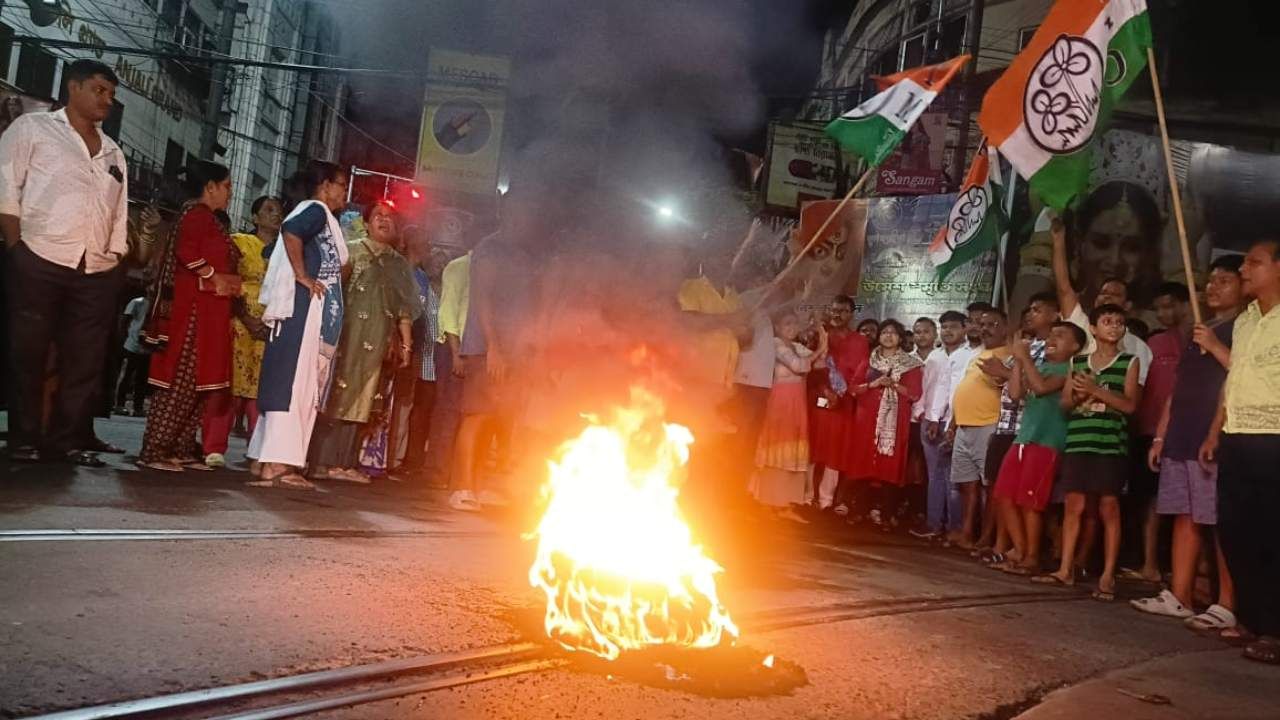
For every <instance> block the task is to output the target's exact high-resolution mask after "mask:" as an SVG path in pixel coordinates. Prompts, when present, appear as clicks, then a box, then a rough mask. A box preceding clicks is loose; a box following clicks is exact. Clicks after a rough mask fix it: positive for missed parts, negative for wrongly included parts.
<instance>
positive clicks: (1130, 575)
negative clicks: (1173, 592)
mask: <svg viewBox="0 0 1280 720" xmlns="http://www.w3.org/2000/svg"><path fill="white" fill-rule="evenodd" d="M1116 576H1117V577H1118V578H1119V579H1121V580H1132V581H1133V582H1144V583H1158V582H1160V575H1159V574H1158V573H1157V574H1156V577H1155V579H1154V580H1153V579H1151V578H1149V577H1147V576H1146V575H1143V574H1142V571H1141V570H1134V569H1133V568H1120V572H1118V573H1116Z"/></svg>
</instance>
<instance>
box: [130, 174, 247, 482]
mask: <svg viewBox="0 0 1280 720" xmlns="http://www.w3.org/2000/svg"><path fill="white" fill-rule="evenodd" d="M186 173H187V176H186V180H185V183H184V184H185V185H186V189H187V192H188V193H189V195H190V196H191V197H192V198H193V199H192V200H190V201H189V202H187V203H186V204H185V205H183V209H182V215H181V217H180V218H179V219H178V221H177V222H176V223H174V230H173V234H172V236H171V238H170V241H169V247H168V248H166V251H165V255H164V257H163V259H162V265H161V268H160V272H159V273H158V277H157V280H156V282H157V285H156V287H155V288H154V289H153V293H152V294H153V296H154V297H155V300H154V301H153V303H152V305H151V307H152V313H153V314H152V316H151V317H150V318H149V319H148V325H147V331H146V335H147V338H148V340H150V341H152V342H157V341H159V344H160V347H159V349H158V350H157V351H156V352H155V353H153V354H152V356H151V370H150V376H149V378H148V382H149V383H150V384H151V385H152V386H153V387H155V388H156V390H155V391H154V393H153V395H152V400H151V406H150V409H149V410H148V412H147V429H146V432H145V433H144V434H143V436H142V452H140V453H139V454H138V465H139V466H141V467H145V468H151V469H153V470H166V471H170V472H177V471H181V470H182V469H183V468H184V467H185V468H192V469H201V470H204V469H208V466H207V465H204V463H203V457H204V455H203V453H202V452H201V450H200V446H199V445H198V444H197V443H196V429H197V428H198V427H199V426H200V418H201V412H200V410H201V404H202V403H203V401H204V395H205V393H207V392H208V391H211V390H221V389H225V388H228V387H230V386H231V345H232V335H231V298H232V297H233V296H235V295H237V294H238V293H239V292H240V277H239V276H238V275H237V274H236V263H237V260H238V258H237V257H236V252H237V251H236V250H235V245H233V244H232V242H231V238H230V236H228V235H227V231H226V229H225V228H224V227H223V226H222V224H221V223H219V222H218V219H217V217H216V216H215V215H214V212H215V211H218V210H225V209H226V207H227V203H228V201H229V200H230V199H231V177H230V172H229V171H228V170H227V168H226V167H224V166H222V165H218V164H217V163H211V162H203V161H198V162H196V163H193V164H192V165H191V167H189V168H187V171H186Z"/></svg>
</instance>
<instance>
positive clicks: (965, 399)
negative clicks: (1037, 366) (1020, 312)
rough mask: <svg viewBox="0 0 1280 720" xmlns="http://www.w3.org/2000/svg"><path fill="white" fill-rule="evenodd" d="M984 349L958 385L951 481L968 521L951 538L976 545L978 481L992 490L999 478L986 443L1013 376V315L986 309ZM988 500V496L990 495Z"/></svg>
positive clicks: (986, 492) (951, 434)
mask: <svg viewBox="0 0 1280 720" xmlns="http://www.w3.org/2000/svg"><path fill="white" fill-rule="evenodd" d="M982 343H983V349H982V351H981V352H979V353H978V355H977V356H976V357H975V358H974V359H973V360H971V361H970V362H969V367H968V368H967V369H966V370H965V373H964V378H963V379H961V380H960V384H959V385H957V386H956V391H955V398H954V400H953V401H952V417H951V427H950V428H948V435H949V437H951V438H952V443H951V444H952V447H953V449H952V451H951V483H952V484H953V485H957V486H959V487H960V493H961V495H963V496H964V525H963V526H962V527H961V528H960V534H959V535H958V536H953V537H951V538H950V539H951V540H952V541H953V542H955V543H956V544H957V545H959V546H960V547H963V548H972V547H973V531H974V525H975V524H976V521H977V517H978V502H979V500H978V497H979V490H978V488H979V486H981V487H982V492H983V495H984V496H986V495H989V493H990V489H991V483H992V482H993V481H994V480H995V478H989V477H986V462H987V446H989V445H990V444H991V436H992V435H994V434H995V431H996V423H997V422H998V421H999V419H1000V388H1001V386H1002V385H1004V383H1005V381H1006V380H1008V378H1009V372H1010V371H1009V369H1008V368H1007V367H1005V364H1004V362H1005V360H1007V359H1008V358H1009V356H1010V354H1011V351H1010V350H1009V319H1008V317H1007V316H1006V315H1005V313H1004V311H1003V310H1000V309H998V308H993V309H991V310H987V311H985V312H984V313H983V314H982ZM988 501H989V498H988Z"/></svg>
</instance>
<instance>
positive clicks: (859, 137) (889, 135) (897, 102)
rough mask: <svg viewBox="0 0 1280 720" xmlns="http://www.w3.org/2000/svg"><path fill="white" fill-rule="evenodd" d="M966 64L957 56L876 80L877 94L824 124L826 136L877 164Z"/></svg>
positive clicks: (966, 57)
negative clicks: (878, 90) (825, 125)
mask: <svg viewBox="0 0 1280 720" xmlns="http://www.w3.org/2000/svg"><path fill="white" fill-rule="evenodd" d="M968 61H969V56H968V55H961V56H960V57H957V58H955V59H952V60H948V61H946V62H944V63H939V64H937V65H926V66H924V67H918V68H912V69H910V70H903V71H902V72H900V73H895V74H893V75H886V76H884V77H880V78H876V82H877V84H878V85H879V87H880V92H878V93H876V94H875V95H874V96H873V97H872V98H871V99H870V100H867V101H866V102H864V103H862V104H861V105H859V106H858V107H856V108H854V109H852V110H850V111H849V112H846V113H845V114H844V115H841V116H840V117H838V118H836V119H835V120H832V121H831V123H830V124H829V125H827V128H826V131H827V134H828V135H830V136H831V137H833V138H835V140H836V142H838V143H840V146H841V147H843V148H844V149H845V150H846V151H848V152H851V153H854V154H856V155H858V156H860V157H862V158H863V159H864V160H866V161H867V162H868V163H870V164H871V165H873V166H874V165H879V164H880V162H881V161H882V160H884V159H885V158H886V157H888V156H889V153H891V152H893V149H894V148H896V147H898V143H900V142H902V138H904V137H906V135H907V130H909V129H910V128H911V125H912V124H913V123H914V122H915V121H916V120H917V119H918V118H919V117H920V115H922V114H923V113H924V111H925V109H926V108H928V107H929V103H931V102H933V99H934V98H935V97H937V96H938V93H940V92H942V88H943V87H945V86H946V84H947V83H948V82H950V80H951V78H952V77H954V76H955V74H956V72H958V71H959V70H960V68H962V67H964V64H965V63H966V62H968Z"/></svg>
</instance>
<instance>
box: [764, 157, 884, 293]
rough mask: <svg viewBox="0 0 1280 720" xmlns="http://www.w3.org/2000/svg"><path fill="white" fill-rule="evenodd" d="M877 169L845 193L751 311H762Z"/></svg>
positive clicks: (872, 167) (871, 170)
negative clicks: (775, 290)
mask: <svg viewBox="0 0 1280 720" xmlns="http://www.w3.org/2000/svg"><path fill="white" fill-rule="evenodd" d="M877 167H879V165H872V166H871V167H868V168H867V169H866V172H864V173H862V177H860V178H858V182H856V183H854V185H853V187H851V188H849V192H847V193H845V195H844V198H843V199H841V200H840V203H839V204H838V205H836V209H835V210H832V211H831V215H829V216H827V219H826V220H824V221H823V223H822V225H821V227H819V228H818V231H817V232H815V233H814V234H813V237H812V238H811V239H810V240H809V242H808V243H806V244H805V246H804V249H802V250H801V251H800V252H799V253H798V254H797V255H796V256H795V257H794V258H792V259H791V262H789V263H787V266H786V267H784V268H782V272H780V273H778V274H777V276H776V277H774V278H773V280H772V281H770V282H769V284H768V285H767V286H766V287H765V292H764V295H762V296H761V297H760V301H759V302H757V303H756V305H755V307H753V308H752V309H751V310H752V312H755V311H756V310H759V309H760V306H761V305H763V304H764V301H765V298H767V297H768V296H769V293H771V292H773V290H774V289H775V288H777V287H778V285H779V284H780V283H781V282H782V280H783V278H785V277H786V276H787V275H789V274H790V273H791V271H792V270H794V269H795V267H796V265H799V264H800V261H801V260H803V259H804V257H805V256H806V255H808V254H809V251H810V250H812V249H813V248H814V246H815V245H817V244H818V239H819V238H821V237H822V233H824V232H826V230H827V226H828V225H830V224H831V221H832V220H835V219H836V217H838V216H839V215H840V212H841V211H842V210H844V206H845V205H848V204H849V201H850V200H852V199H853V196H854V195H855V194H856V193H857V192H858V191H859V190H861V189H862V186H863V185H865V184H866V182H867V178H869V177H871V173H873V172H875V169H876V168H877ZM797 227H799V226H797Z"/></svg>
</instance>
